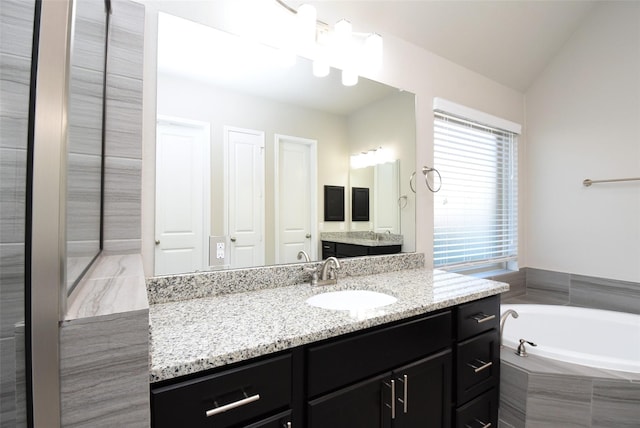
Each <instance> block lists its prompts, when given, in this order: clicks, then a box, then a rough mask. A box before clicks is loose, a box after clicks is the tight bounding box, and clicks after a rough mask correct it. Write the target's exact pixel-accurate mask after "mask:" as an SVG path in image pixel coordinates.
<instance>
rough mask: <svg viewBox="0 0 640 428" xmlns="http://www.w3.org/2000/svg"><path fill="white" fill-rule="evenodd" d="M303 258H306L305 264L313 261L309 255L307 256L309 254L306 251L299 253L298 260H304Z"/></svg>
mask: <svg viewBox="0 0 640 428" xmlns="http://www.w3.org/2000/svg"><path fill="white" fill-rule="evenodd" d="M303 257H304V261H305V262H310V261H311V259H310V258H309V254H307V252H306V251H304V250H300V251H299V252H298V260H302V258H303Z"/></svg>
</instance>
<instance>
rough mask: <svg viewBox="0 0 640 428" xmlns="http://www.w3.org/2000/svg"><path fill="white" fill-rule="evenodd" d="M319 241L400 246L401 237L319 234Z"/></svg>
mask: <svg viewBox="0 0 640 428" xmlns="http://www.w3.org/2000/svg"><path fill="white" fill-rule="evenodd" d="M320 240H322V241H331V242H340V243H342V244H353V245H364V246H368V247H379V246H383V245H402V242H403V240H402V235H397V234H393V233H375V232H370V231H367V232H321V233H320Z"/></svg>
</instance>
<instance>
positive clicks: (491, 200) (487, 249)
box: [434, 113, 518, 267]
mask: <svg viewBox="0 0 640 428" xmlns="http://www.w3.org/2000/svg"><path fill="white" fill-rule="evenodd" d="M435 117H436V119H435V120H434V137H435V147H434V167H435V168H436V169H438V171H440V174H441V175H442V189H441V191H440V192H439V193H437V194H436V196H435V210H434V212H435V227H434V264H435V266H438V267H444V266H446V267H453V266H462V265H470V264H478V263H497V262H498V261H499V262H502V261H510V260H513V259H515V258H516V257H517V254H516V253H517V238H518V236H517V215H516V214H517V212H516V210H517V202H518V198H517V146H516V138H515V135H514V134H511V133H509V132H505V131H502V130H496V129H490V128H488V127H486V126H484V125H476V124H473V123H470V122H469V121H467V120H458V119H456V118H455V117H452V116H449V115H444V114H441V113H435Z"/></svg>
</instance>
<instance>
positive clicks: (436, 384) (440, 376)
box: [392, 350, 452, 428]
mask: <svg viewBox="0 0 640 428" xmlns="http://www.w3.org/2000/svg"><path fill="white" fill-rule="evenodd" d="M451 360H452V357H451V351H450V350H446V351H443V352H440V353H438V354H435V355H432V356H429V357H427V358H424V359H422V360H419V361H416V362H415V363H412V364H410V365H407V366H404V367H402V368H399V369H398V370H395V371H394V372H393V376H392V378H393V379H394V380H395V385H396V387H395V395H396V397H395V404H396V406H395V419H394V420H393V426H394V427H395V428H414V427H415V428H417V427H430V428H431V427H449V426H450V425H451V402H452V396H451V394H452V392H451V370H452V368H451V367H452V363H451Z"/></svg>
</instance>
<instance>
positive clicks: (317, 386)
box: [307, 311, 452, 397]
mask: <svg viewBox="0 0 640 428" xmlns="http://www.w3.org/2000/svg"><path fill="white" fill-rule="evenodd" d="M451 318H452V316H451V312H450V311H446V312H442V313H439V314H435V315H431V316H428V317H424V318H419V319H417V320H413V321H409V322H405V323H401V324H396V325H394V326H390V327H385V328H381V329H376V330H372V331H369V332H367V333H359V334H358V335H356V336H351V337H347V338H344V339H338V340H333V341H331V342H328V343H326V344H323V345H318V346H312V347H310V348H309V349H308V351H307V357H308V359H307V362H308V372H307V376H308V378H307V379H308V393H309V397H314V396H317V395H319V394H321V393H324V392H328V391H331V390H335V389H337V388H339V387H342V386H345V385H348V384H350V383H353V382H356V381H359V380H363V379H365V378H367V377H369V376H372V375H375V374H377V373H381V372H383V371H385V370H389V369H391V368H393V367H396V366H399V365H402V364H406V363H408V362H410V361H413V360H417V359H418V358H420V357H423V356H426V355H428V354H430V353H433V352H434V351H437V350H439V349H443V348H446V347H449V346H450V345H451V331H452V325H451V324H452V322H451Z"/></svg>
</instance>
